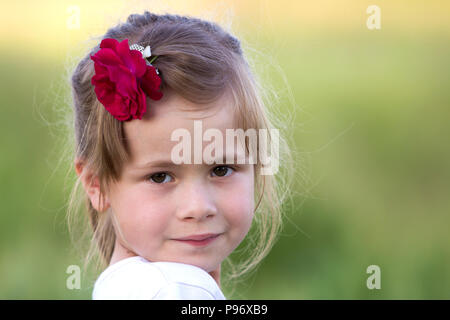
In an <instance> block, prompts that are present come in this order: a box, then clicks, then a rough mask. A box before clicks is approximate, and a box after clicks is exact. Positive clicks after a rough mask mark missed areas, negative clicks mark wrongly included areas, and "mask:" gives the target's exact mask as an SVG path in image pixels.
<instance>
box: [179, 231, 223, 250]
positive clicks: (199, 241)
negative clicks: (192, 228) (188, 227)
mask: <svg viewBox="0 0 450 320" xmlns="http://www.w3.org/2000/svg"><path fill="white" fill-rule="evenodd" d="M220 235H221V233H207V234H198V235H192V236H187V237H183V238H177V239H174V240H175V241H179V242H182V243H186V244H190V245H193V246H197V247H201V246H206V245H208V244H210V243H211V242H213V241H214V240H215V239H217V237H219V236H220Z"/></svg>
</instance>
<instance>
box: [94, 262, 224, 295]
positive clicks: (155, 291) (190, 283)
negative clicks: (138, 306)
mask: <svg viewBox="0 0 450 320" xmlns="http://www.w3.org/2000/svg"><path fill="white" fill-rule="evenodd" d="M92 298H93V299H95V300H98V299H99V300H106V299H225V297H224V296H223V293H222V292H221V290H220V288H219V287H218V285H217V283H216V282H215V281H214V279H213V278H212V277H211V276H210V275H209V274H208V273H207V272H206V271H204V270H203V269H201V268H199V267H196V266H193V265H188V264H183V263H176V262H150V261H148V260H146V259H144V258H142V257H139V256H136V257H131V258H126V259H123V260H120V261H119V262H116V263H115V264H113V265H111V266H109V267H107V268H106V269H105V270H104V271H103V272H102V273H101V274H100V276H99V277H98V278H97V281H96V282H95V285H94V291H93V293H92Z"/></svg>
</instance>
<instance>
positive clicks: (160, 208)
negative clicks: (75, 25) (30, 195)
mask: <svg viewBox="0 0 450 320" xmlns="http://www.w3.org/2000/svg"><path fill="white" fill-rule="evenodd" d="M102 38H113V39H116V40H118V41H122V40H123V39H128V40H129V43H130V44H140V45H141V46H143V47H145V46H147V45H150V46H151V51H152V54H153V55H156V56H158V58H157V59H156V60H155V61H154V62H153V63H152V64H153V65H154V66H155V67H156V68H157V69H158V70H159V71H160V75H161V79H162V84H161V91H162V92H163V94H164V96H163V98H162V99H161V100H159V101H154V100H150V99H148V98H147V106H148V107H147V112H146V113H145V115H144V117H143V118H142V119H133V120H131V121H124V122H121V121H118V120H116V119H115V118H114V117H113V116H112V115H111V114H109V113H108V111H106V109H105V108H104V106H103V105H102V104H101V103H100V102H99V101H98V100H97V97H96V95H95V92H94V88H93V86H92V84H91V78H92V76H93V75H94V64H93V61H92V60H91V59H90V56H91V55H93V54H94V53H95V52H96V51H98V50H99V46H96V47H95V48H94V49H92V51H91V52H89V53H88V54H87V55H86V57H85V58H84V59H83V60H82V61H81V62H80V63H79V64H78V65H77V67H76V69H75V70H74V72H73V75H72V94H73V101H74V118H75V119H74V123H75V141H76V150H75V152H76V154H75V168H76V172H77V174H78V177H79V179H78V180H77V183H76V185H75V188H74V190H73V191H74V192H73V194H72V199H71V206H70V210H69V216H70V215H72V213H71V212H72V211H74V210H73V206H72V203H73V202H74V201H73V200H74V199H75V195H76V192H77V190H78V189H79V186H80V183H81V185H83V187H84V190H85V192H84V193H83V195H84V198H85V201H86V205H87V211H88V212H87V213H88V217H89V222H90V225H91V227H92V231H93V237H92V240H93V241H92V247H91V250H90V254H89V255H88V259H90V258H91V257H92V253H94V252H95V251H96V250H97V251H98V252H99V253H100V257H101V260H102V262H103V263H104V264H103V265H107V264H109V262H110V261H111V258H112V256H113V254H114V255H115V256H116V255H117V256H118V257H126V256H127V255H128V256H129V255H140V256H142V257H144V258H146V259H148V260H150V261H174V262H182V263H188V264H192V265H197V266H199V267H201V268H203V269H205V270H206V271H213V270H215V269H217V268H218V267H219V266H220V264H221V262H222V261H223V260H224V259H226V258H227V256H228V255H229V254H230V253H231V252H232V251H233V250H234V249H235V248H236V247H237V246H238V245H239V243H241V241H242V240H243V239H244V237H245V236H246V235H247V233H248V232H249V229H250V227H251V226H252V222H253V225H255V227H257V228H256V230H255V232H251V234H252V236H253V237H254V239H253V241H248V244H249V245H250V246H252V251H251V252H249V253H248V255H247V256H246V259H244V261H241V262H242V264H241V266H242V268H241V269H240V270H236V271H237V272H235V275H237V274H239V273H240V272H245V271H247V270H249V269H250V268H252V267H253V266H255V265H256V264H257V263H258V262H259V261H260V260H261V259H262V258H263V257H264V256H265V254H266V253H267V252H268V250H269V249H270V247H271V245H272V244H273V241H274V239H275V236H276V234H277V231H278V229H279V227H280V223H281V217H280V214H281V211H280V204H281V201H282V197H281V196H280V194H279V192H278V189H277V180H276V176H274V175H261V168H262V166H261V161H257V162H256V164H249V163H248V162H246V163H245V164H238V163H236V162H234V163H233V164H225V163H224V164H220V162H219V163H218V162H216V163H213V164H208V163H205V162H204V161H203V162H202V163H201V164H196V163H192V164H175V163H174V162H173V161H172V153H173V150H174V147H175V145H177V144H179V142H176V141H172V140H171V137H172V134H173V132H174V131H175V130H177V129H180V128H184V129H186V130H187V131H188V132H189V133H190V137H192V140H191V141H192V143H193V144H195V143H196V142H195V141H194V137H195V135H196V133H195V128H194V127H195V126H194V122H195V120H201V125H202V129H203V132H204V131H205V130H207V129H209V128H211V129H217V130H219V132H221V133H222V136H223V137H225V136H226V133H225V131H226V129H242V130H244V131H246V130H248V129H255V130H256V131H258V130H260V129H266V130H268V129H270V128H272V125H271V123H270V121H269V118H268V117H267V115H266V110H265V106H264V103H263V99H262V97H261V93H260V92H261V91H260V90H258V85H257V82H256V81H255V78H254V76H253V75H252V72H251V70H250V68H249V65H248V63H247V62H246V59H245V57H244V55H243V52H242V50H241V46H240V42H239V41H238V40H237V39H236V38H235V37H233V36H232V35H230V34H229V33H227V32H225V31H224V30H223V29H222V28H220V27H219V26H217V25H216V24H214V23H211V22H206V21H203V20H199V19H195V18H188V17H182V16H176V15H156V14H151V13H149V12H145V13H144V14H142V15H137V14H133V15H131V16H129V18H128V19H127V22H126V23H124V24H119V25H118V26H116V27H114V28H111V29H109V30H108V31H107V32H106V34H105V35H104V36H103V37H102ZM268 132H269V133H270V131H268ZM200 139H202V138H200ZM197 142H198V141H197ZM268 142H269V143H270V142H271V140H270V135H269V141H268ZM279 142H281V143H280V146H281V147H283V139H282V138H281V140H279ZM209 143H210V142H206V141H204V140H201V141H200V145H201V146H202V148H203V149H204V148H205V147H206V146H207V145H208V144H209ZM227 148H228V147H227V146H224V149H223V150H224V151H223V152H224V154H229V153H230V152H231V154H230V155H231V156H237V155H236V154H233V153H234V151H235V150H231V151H230V150H229V149H227ZM269 149H270V147H269ZM192 150H194V146H193V145H192ZM244 150H246V151H247V156H248V151H249V149H248V140H245V148H244ZM282 151H283V150H282ZM194 152H195V151H194ZM282 154H283V152H282ZM205 234H210V235H214V237H213V238H211V237H209V238H208V239H209V240H205V241H203V242H204V243H202V242H195V243H191V242H190V241H188V240H189V239H194V240H195V239H197V238H196V236H200V238H202V237H203V238H204V235H205ZM202 235H203V236H202Z"/></svg>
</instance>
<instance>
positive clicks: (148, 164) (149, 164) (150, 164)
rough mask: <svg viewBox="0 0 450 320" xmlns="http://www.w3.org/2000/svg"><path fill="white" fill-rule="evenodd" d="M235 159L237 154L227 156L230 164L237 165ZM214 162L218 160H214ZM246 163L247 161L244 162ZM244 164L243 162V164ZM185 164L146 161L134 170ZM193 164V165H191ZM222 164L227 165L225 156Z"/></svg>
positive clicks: (169, 161) (170, 161)
mask: <svg viewBox="0 0 450 320" xmlns="http://www.w3.org/2000/svg"><path fill="white" fill-rule="evenodd" d="M237 157H238V154H236V153H234V154H233V155H230V154H228V158H231V159H233V162H232V163H231V164H238V163H237ZM215 160H216V161H217V160H218V159H215ZM245 161H247V159H246V160H245ZM244 163H245V162H244ZM183 164H185V163H181V164H175V163H174V162H173V161H172V160H165V159H162V160H153V161H148V162H146V163H143V164H142V165H137V166H136V167H135V168H136V169H147V168H149V167H159V168H171V167H175V166H180V165H183ZM192 164H194V163H192ZM201 164H203V165H213V164H218V163H217V162H213V163H211V164H207V163H206V162H202V163H201ZM222 164H227V155H226V154H224V155H223V157H222Z"/></svg>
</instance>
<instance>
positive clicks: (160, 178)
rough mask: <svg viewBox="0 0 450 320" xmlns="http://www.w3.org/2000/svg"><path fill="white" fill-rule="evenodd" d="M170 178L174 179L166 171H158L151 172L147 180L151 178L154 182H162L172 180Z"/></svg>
mask: <svg viewBox="0 0 450 320" xmlns="http://www.w3.org/2000/svg"><path fill="white" fill-rule="evenodd" d="M168 178H170V179H172V177H171V176H170V175H169V174H167V173H165V172H158V173H154V174H151V175H149V176H148V177H147V180H151V181H152V182H154V183H158V184H162V183H166V182H170V181H171V180H168Z"/></svg>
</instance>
